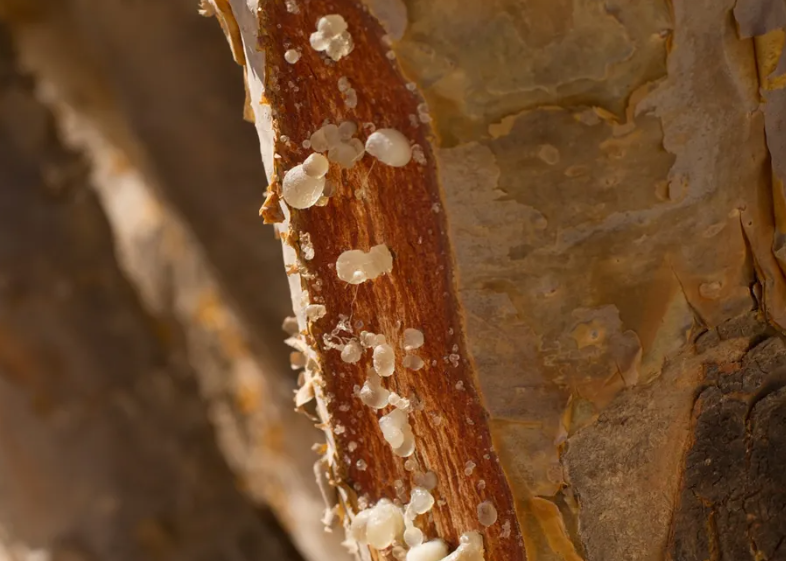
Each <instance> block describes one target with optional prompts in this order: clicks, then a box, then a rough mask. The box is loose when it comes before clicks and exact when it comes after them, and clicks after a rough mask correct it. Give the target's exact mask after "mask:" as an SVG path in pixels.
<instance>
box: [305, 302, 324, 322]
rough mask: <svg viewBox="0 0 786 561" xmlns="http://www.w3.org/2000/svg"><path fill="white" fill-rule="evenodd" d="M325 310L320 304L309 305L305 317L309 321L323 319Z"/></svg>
mask: <svg viewBox="0 0 786 561" xmlns="http://www.w3.org/2000/svg"><path fill="white" fill-rule="evenodd" d="M326 313H327V310H326V309H325V306H323V305H322V304H309V305H308V306H306V317H307V318H308V319H310V320H311V321H316V320H318V319H319V318H322V317H325V314H326Z"/></svg>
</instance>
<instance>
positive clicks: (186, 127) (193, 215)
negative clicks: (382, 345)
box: [0, 0, 344, 558]
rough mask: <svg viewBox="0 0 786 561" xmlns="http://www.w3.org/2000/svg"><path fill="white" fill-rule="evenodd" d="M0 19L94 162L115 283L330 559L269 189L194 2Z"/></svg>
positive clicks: (218, 423)
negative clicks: (122, 279) (175, 346)
mask: <svg viewBox="0 0 786 561" xmlns="http://www.w3.org/2000/svg"><path fill="white" fill-rule="evenodd" d="M0 6H2V7H3V9H4V10H5V16H6V18H7V19H8V20H9V23H10V25H11V28H12V30H13V32H14V38H15V40H16V43H17V45H18V48H19V51H20V58H21V60H22V61H23V63H24V64H25V66H26V67H27V68H29V69H30V70H31V71H32V73H33V74H34V75H35V77H36V78H37V80H38V82H39V85H38V91H39V94H40V95H41V96H42V98H43V99H45V101H46V102H47V103H48V104H49V105H50V106H51V107H52V108H53V109H54V111H55V114H56V116H57V118H58V123H59V126H60V128H61V130H62V132H63V135H64V138H65V139H66V140H67V141H68V143H69V144H70V145H72V146H73V147H74V148H75V149H78V150H83V151H85V152H86V154H87V157H88V159H89V160H90V163H91V167H92V170H91V173H92V178H93V183H94V187H95V189H96V191H97V193H98V195H99V198H100V201H101V203H102V205H103V206H104V208H105V210H106V212H107V215H108V218H109V220H110V222H111V226H112V230H113V233H114V235H115V242H116V244H117V250H118V258H119V260H120V263H121V265H122V267H123V269H124V271H125V273H126V274H127V275H128V277H129V279H130V280H131V282H132V283H133V285H134V287H135V288H136V289H137V290H138V292H139V294H140V297H141V299H142V301H143V303H144V306H145V308H146V309H147V311H148V312H149V313H150V314H151V315H152V316H153V317H155V318H156V320H157V321H158V322H159V325H160V326H162V327H161V329H162V332H163V333H164V334H165V335H166V337H168V338H169V339H172V340H176V341H178V342H179V343H180V344H181V345H182V348H183V352H184V354H185V357H184V359H185V360H187V361H188V363H189V364H190V365H192V366H193V370H194V374H195V376H196V378H197V380H198V382H199V388H200V392H201V394H202V395H203V396H204V398H205V399H206V402H207V404H206V407H207V414H208V416H209V418H210V420H211V422H212V423H213V425H214V426H215V427H216V433H217V439H218V442H219V445H220V448H221V451H222V453H223V455H224V456H225V458H226V459H227V461H228V463H229V465H230V466H231V468H232V470H233V472H234V474H235V476H236V477H237V479H238V484H239V486H240V487H241V488H242V489H243V490H244V492H245V493H246V494H247V495H248V496H249V497H250V498H252V499H253V501H254V502H256V503H258V504H267V505H269V506H270V507H271V508H272V509H273V511H274V512H275V513H276V516H278V518H279V520H280V521H281V523H282V525H283V526H284V527H285V528H286V530H287V531H288V532H289V533H290V534H291V536H292V539H293V541H294V542H295V543H296V545H297V546H298V548H300V550H301V551H303V552H305V553H306V554H307V555H308V556H310V557H312V558H313V557H317V556H319V555H329V556H331V557H333V558H340V556H342V555H344V551H343V549H342V548H341V547H340V545H339V543H340V539H339V536H337V535H335V534H334V535H331V534H326V533H325V532H324V530H323V524H322V522H321V521H320V519H321V512H322V509H323V505H324V501H323V499H322V496H321V493H320V491H319V489H318V488H317V487H316V485H315V483H314V479H315V475H314V468H313V465H314V462H315V461H316V460H317V458H318V456H317V455H316V454H314V452H313V451H312V450H311V447H312V445H313V444H314V443H315V442H316V441H317V439H318V432H317V431H316V430H315V429H314V428H313V426H312V423H311V422H310V421H309V420H308V419H306V418H305V417H303V416H302V415H298V414H297V413H295V411H294V410H293V409H294V408H293V405H292V401H291V398H292V392H293V391H294V389H295V388H296V374H295V373H294V372H293V371H292V369H291V368H290V366H289V364H288V361H287V351H286V347H285V345H284V344H283V342H282V331H281V328H280V326H281V322H282V320H283V318H284V316H285V315H287V313H289V312H290V311H291V304H290V302H289V298H288V296H287V293H286V277H285V276H284V275H283V274H281V270H280V262H281V257H280V255H281V253H280V252H281V250H280V244H279V242H277V241H276V240H275V239H273V236H272V233H271V232H270V230H269V229H266V228H265V227H264V225H263V224H262V222H261V221H260V220H259V218H258V216H257V209H258V207H259V205H260V204H261V203H262V201H263V200H264V196H263V189H264V185H265V182H266V179H265V175H264V171H263V169H262V165H261V162H260V159H259V148H258V143H257V141H256V139H255V138H254V133H253V130H252V129H251V128H250V127H249V126H248V125H247V124H246V123H244V122H243V120H242V107H243V85H242V81H241V80H240V76H241V73H240V72H239V69H238V68H237V66H236V65H235V64H234V63H233V62H232V60H231V58H229V57H227V56H226V46H225V42H224V39H223V37H222V35H221V31H220V29H218V28H217V27H216V26H215V24H214V23H213V22H210V21H208V20H206V19H205V18H203V17H201V16H199V14H198V13H197V7H198V6H197V5H195V3H194V2H191V1H190V0H177V1H174V2H132V3H129V2H125V1H120V0H117V1H115V0H113V1H109V2H106V1H104V0H100V1H90V0H74V1H69V2H54V1H49V0H36V1H35V2H28V1H27V0H25V1H23V2H21V3H17V2H13V1H11V0H5V1H4V2H2V3H0ZM302 512H311V513H313V515H312V516H308V517H306V518H302V517H301V516H300V513H302Z"/></svg>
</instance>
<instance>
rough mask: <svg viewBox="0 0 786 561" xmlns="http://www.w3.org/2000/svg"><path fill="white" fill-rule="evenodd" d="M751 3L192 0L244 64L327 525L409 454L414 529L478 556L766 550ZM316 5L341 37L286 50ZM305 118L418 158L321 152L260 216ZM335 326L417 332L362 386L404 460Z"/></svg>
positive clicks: (755, 28) (776, 6) (775, 279)
mask: <svg viewBox="0 0 786 561" xmlns="http://www.w3.org/2000/svg"><path fill="white" fill-rule="evenodd" d="M780 8H781V5H780V3H778V2H775V1H773V2H770V3H766V2H765V3H752V2H738V3H737V5H736V6H735V2H734V1H733V0H728V1H726V2H710V1H706V2H705V1H698V2H696V1H690V2H688V1H678V0H674V1H673V2H649V3H638V2H625V1H620V2H613V3H609V2H605V3H604V2H593V1H588V2H581V3H575V2H559V1H557V2H535V1H532V2H526V3H524V4H520V5H516V6H513V5H509V4H508V3H506V2H503V1H499V2H469V3H467V2H459V1H458V0H456V1H451V0H441V1H437V2H434V1H428V2H426V1H419V0H412V1H409V2H407V3H406V4H403V3H400V2H392V3H383V2H369V5H368V6H366V5H364V4H361V3H359V2H356V1H352V0H333V1H327V0H325V1H323V0H311V1H310V2H298V1H294V2H293V1H288V2H287V1H284V0H281V1H278V0H269V1H266V2H259V3H257V2H245V1H240V0H233V1H231V2H229V5H227V3H226V2H215V5H214V9H215V10H216V11H218V12H219V14H220V17H221V18H222V19H223V20H224V22H225V24H224V29H225V31H226V32H227V33H228V39H229V41H230V44H231V45H232V47H233V48H232V50H233V52H234V53H236V57H235V58H236V60H238V61H239V62H240V63H242V64H244V67H245V71H246V82H247V86H248V91H249V96H248V99H249V100H250V109H251V111H253V114H254V119H255V123H256V128H257V131H258V133H259V135H260V141H261V145H262V156H263V161H264V163H265V166H266V170H267V172H268V174H269V176H270V178H271V185H270V188H269V189H270V192H269V197H268V202H267V204H266V207H265V209H264V211H265V216H266V217H267V218H268V219H270V220H271V221H276V220H280V219H281V218H282V217H283V218H284V221H283V222H281V223H280V224H279V225H278V228H279V231H280V232H281V237H282V239H283V240H284V245H285V256H286V259H287V260H288V261H287V262H288V273H289V274H290V283H291V287H292V289H293V293H294V294H295V298H294V300H295V302H296V304H297V305H299V306H300V307H301V309H300V310H296V311H297V312H298V317H299V320H300V327H301V330H302V341H303V343H302V344H303V347H304V348H303V350H304V352H305V353H306V354H307V357H308V358H309V361H308V366H307V370H306V375H305V380H306V383H307V384H310V385H311V387H312V388H313V392H314V394H315V397H316V400H317V407H318V410H319V412H320V416H321V419H322V421H323V426H324V429H325V433H326V438H327V442H328V446H327V448H326V459H327V461H328V462H329V464H330V467H331V472H332V479H333V481H334V483H335V484H336V485H337V486H338V489H339V496H340V498H341V512H342V514H343V516H342V519H343V521H344V524H345V525H347V526H348V525H349V522H350V520H351V519H352V518H353V513H356V512H357V511H358V508H359V507H358V504H361V505H362V504H373V503H374V502H375V501H377V500H379V499H381V498H389V499H395V498H399V499H401V500H402V501H403V502H405V501H406V496H407V492H406V491H407V489H408V488H409V487H410V486H413V485H414V484H415V481H416V480H417V474H418V472H419V471H425V470H431V471H434V472H435V473H436V474H437V476H438V479H439V482H440V483H439V485H438V487H437V489H436V494H437V496H438V497H439V498H440V499H441V500H440V502H438V506H437V507H436V508H435V511H434V513H433V515H432V516H431V517H430V518H429V522H428V523H427V524H426V525H425V526H424V529H425V531H426V533H427V535H429V536H432V537H436V536H438V537H442V538H443V539H445V540H447V541H448V542H449V543H450V544H451V547H455V546H456V545H457V538H458V536H459V535H460V534H461V533H462V532H465V531H468V530H476V529H479V530H481V531H482V533H483V536H484V542H485V548H486V558H487V559H494V560H503V559H505V560H507V559H511V560H512V559H524V558H527V559H538V560H541V559H543V560H552V559H553V560H558V559H564V560H576V559H587V560H593V561H595V560H607V559H626V560H651V559H652V560H654V559H664V558H669V559H679V560H692V559H697V560H698V559H706V558H711V559H762V558H764V559H783V558H785V557H786V546H784V542H785V541H786V540H784V536H785V535H786V531H785V530H784V527H783V525H782V522H781V521H780V519H779V517H778V516H777V515H775V513H776V512H780V510H782V508H783V506H784V496H783V494H782V493H781V492H780V491H778V489H782V488H783V487H784V476H783V475H782V472H778V471H776V470H773V469H771V468H770V467H768V466H770V465H776V464H777V460H778V458H779V456H780V455H781V452H780V451H779V450H780V449H779V447H778V442H780V440H782V439H781V438H780V437H778V436H776V435H777V434H778V433H779V432H781V431H782V429H781V427H782V424H783V411H784V407H786V402H784V395H783V393H782V390H781V389H780V388H781V387H782V382H781V376H780V374H779V367H780V366H781V365H782V364H783V356H782V352H783V348H782V343H781V339H780V333H781V331H782V329H783V327H784V326H786V321H785V320H784V310H785V309H786V308H784V294H786V293H785V292H784V277H783V271H782V266H783V262H782V258H781V257H782V256H781V255H780V254H781V253H782V251H781V250H782V247H781V246H782V243H783V242H782V239H781V238H782V235H781V234H780V232H781V230H782V225H781V222H782V216H781V215H782V214H783V212H782V207H784V202H783V188H782V184H783V183H782V170H781V167H782V159H783V154H782V150H780V149H779V147H780V146H781V138H780V137H781V136H782V134H783V132H782V114H783V103H782V100H781V92H782V91H783V90H782V88H783V83H782V79H781V78H782V75H783V70H784V69H783V66H782V65H779V64H780V63H779V60H780V59H781V52H782V48H783V38H784V32H783V29H782V26H783V25H784V23H783V21H780V20H779V19H778V18H779V17H780V16H779V14H780V13H781V11H782V10H781V11H779V10H780ZM383 12H384V13H383ZM373 13H377V14H379V15H380V20H381V23H382V25H385V26H386V27H385V29H383V27H382V25H380V21H377V20H376V19H375V18H374V17H373V15H372V14H373ZM328 14H339V15H341V16H342V17H343V18H344V19H345V21H346V22H347V24H348V31H349V33H350V34H351V36H352V39H353V42H354V49H353V50H352V52H351V53H350V54H349V55H348V56H346V57H344V58H341V59H340V60H337V61H331V60H329V59H328V58H327V57H326V56H325V55H324V54H321V53H319V52H317V51H315V50H313V49H312V48H311V47H310V46H309V35H310V34H311V33H313V32H314V31H315V30H316V22H317V20H318V19H319V18H320V17H322V16H326V15H328ZM402 18H403V19H402ZM735 18H736V19H735ZM226 22H236V25H235V24H232V25H227V24H226ZM290 49H295V50H297V51H299V52H300V58H299V60H297V62H295V63H294V64H290V63H288V62H285V58H284V55H285V52H286V51H287V50H290ZM241 50H242V52H243V56H242V57H238V56H237V53H238V52H239V51H241ZM342 79H347V80H348V82H349V84H350V85H351V87H352V88H353V89H354V91H355V92H356V94H357V100H358V101H357V105H356V106H355V107H352V106H351V104H349V105H348V104H347V103H346V96H345V93H344V91H345V86H346V85H344V86H342V87H339V86H340V84H339V80H342ZM410 85H411V86H410ZM408 86H410V87H408ZM342 88H343V89H344V91H342ZM423 103H426V104H427V108H428V109H427V113H425V112H424V108H425V107H426V106H424V105H422V104H423ZM420 115H423V117H422V118H421V117H420ZM326 120H327V121H330V122H332V123H340V122H342V121H344V120H351V121H354V122H356V123H357V124H358V126H359V127H360V128H359V130H360V132H359V134H358V136H359V137H360V138H361V140H365V137H366V136H368V134H369V130H373V129H371V128H370V127H368V126H366V125H365V124H366V123H372V124H373V126H374V127H376V128H381V127H389V128H395V129H397V130H399V131H401V132H403V133H404V134H405V136H406V137H407V138H408V139H409V140H410V141H411V142H412V143H415V144H417V145H419V146H420V147H422V150H423V153H424V155H425V163H424V164H419V163H417V162H416V161H414V160H413V162H411V163H410V164H408V165H407V166H405V167H403V168H390V167H386V166H384V165H382V164H380V163H379V162H377V163H376V165H372V162H374V160H373V158H371V157H370V156H368V155H367V156H366V157H364V158H363V159H362V160H361V161H360V162H358V163H357V164H356V166H355V167H353V168H352V169H350V170H341V169H339V168H338V166H331V169H330V171H329V173H328V178H329V181H331V182H332V183H333V184H334V185H335V191H334V192H333V194H332V195H331V196H330V198H329V200H328V201H327V204H326V205H325V206H316V207H312V208H309V209H305V210H298V209H294V208H290V207H288V206H287V205H286V204H284V203H283V202H282V201H281V181H282V179H283V177H284V175H285V174H286V172H287V171H289V170H290V169H292V168H293V167H294V166H296V165H298V164H300V163H302V162H303V161H304V160H305V158H306V157H307V156H308V155H309V153H310V152H311V150H310V149H308V148H307V146H308V144H307V143H306V144H305V145H304V144H303V143H304V141H306V140H309V137H310V135H311V134H312V133H313V132H314V131H315V130H317V129H318V128H319V127H320V126H322V124H323V123H324V122H325V121H326ZM279 205H280V206H279ZM306 235H307V236H308V237H307V238H306ZM304 239H308V240H309V241H308V243H307V245H309V246H310V247H309V248H308V253H309V254H310V253H311V250H312V248H313V254H314V257H313V258H309V256H308V255H307V254H306V253H305V252H304V244H303V240H304ZM376 244H385V245H386V246H387V247H388V248H389V249H390V251H391V253H392V254H393V256H394V260H393V263H394V264H393V270H392V272H391V273H390V274H388V275H384V276H382V277H380V278H378V279H376V280H374V281H372V282H367V283H364V284H361V285H358V286H357V287H353V286H349V285H347V284H345V283H343V282H342V281H341V280H339V279H338V278H337V275H336V271H335V263H336V259H337V257H338V256H339V255H340V254H341V253H342V252H343V251H346V250H349V249H358V248H359V249H362V250H366V251H367V250H368V249H369V248H370V247H372V246H374V245H376ZM310 304H311V305H313V304H321V305H324V306H325V308H326V315H325V316H324V317H321V318H319V319H317V320H315V321H313V320H310V319H309V318H307V317H306V314H305V313H304V310H305V308H306V307H307V305H310ZM343 318H351V319H352V322H353V323H352V325H350V326H344V327H343V329H344V330H345V332H344V336H345V337H351V336H356V335H357V331H358V330H360V329H361V328H360V327H358V325H361V324H362V325H363V326H364V327H363V328H364V329H368V330H370V331H373V332H375V333H377V332H381V333H383V334H384V335H385V336H386V338H387V340H388V341H389V342H393V344H394V346H395V347H396V348H398V346H399V343H400V340H401V332H402V330H403V329H404V328H407V327H414V328H418V329H421V330H422V331H423V332H424V334H425V340H426V344H425V346H424V347H423V349H422V352H421V356H422V357H423V359H424V360H425V361H426V367H425V368H424V369H423V370H421V371H418V372H411V371H408V370H406V369H404V368H401V367H400V364H399V368H398V369H397V370H396V375H395V376H394V377H393V378H392V379H391V381H390V383H389V385H388V387H389V388H390V389H392V390H395V391H396V392H398V393H400V394H402V395H404V396H405V397H412V398H414V397H416V398H417V400H418V402H419V403H420V404H422V408H418V409H417V410H416V411H415V412H414V413H413V414H411V415H410V417H409V418H410V423H411V424H412V427H413V430H414V433H415V437H416V442H417V452H416V456H415V457H416V458H417V465H416V467H415V468H414V470H412V471H410V470H407V468H406V467H405V461H404V460H403V459H400V458H397V457H396V456H395V455H394V454H393V453H392V452H391V451H390V448H389V447H388V446H387V445H386V443H385V441H384V440H383V438H382V436H381V434H380V431H379V428H378V426H377V422H376V421H377V417H378V413H376V412H373V411H371V410H369V409H368V408H365V407H364V406H362V405H361V404H360V403H359V401H358V400H357V398H356V397H355V395H354V392H355V391H356V388H357V387H358V386H360V385H362V384H363V383H364V380H365V379H366V369H367V368H368V366H369V364H370V362H369V361H370V357H368V358H364V359H363V360H361V362H359V363H357V364H353V365H350V364H346V363H343V362H342V361H341V360H340V358H339V355H338V350H337V349H334V348H332V345H330V344H329V343H330V339H329V337H327V338H326V335H329V334H331V333H332V334H335V333H336V331H334V328H336V327H337V326H340V322H341V321H342V319H343ZM452 354H455V355H457V357H458V360H454V361H452V362H451V360H450V357H451V355H452ZM401 358H402V355H401V354H399V356H398V360H399V361H400V360H401ZM437 418H439V420H440V421H442V422H440V423H437V422H436V420H435V419H437ZM764 435H767V436H766V437H765V436H764ZM718 440H720V441H721V442H723V444H724V446H722V447H721V448H718V446H717V441H718ZM357 442H361V443H362V445H360V446H357ZM352 443H355V446H353V445H352ZM467 462H472V463H473V464H475V467H474V468H473V469H468V472H467V474H466V475H464V469H463V466H465V465H469V464H467ZM358 466H362V467H358ZM366 466H367V468H366ZM408 467H409V466H408ZM364 468H366V469H364ZM398 482H403V491H404V492H403V493H402V492H401V491H402V487H401V486H400V485H398ZM765 490H766V491H765ZM358 497H360V500H358ZM484 500H490V501H492V502H493V504H494V505H495V506H496V508H497V511H498V513H499V515H500V516H499V519H498V521H497V522H496V523H495V524H493V525H492V526H490V527H488V528H483V527H482V526H481V525H480V524H479V522H478V520H477V514H476V507H477V505H478V504H479V503H480V502H481V501H484ZM370 553H371V555H372V557H377V556H378V555H379V552H375V551H371V552H370ZM367 554H368V552H366V551H365V550H364V549H361V556H363V557H365V556H366V555H367Z"/></svg>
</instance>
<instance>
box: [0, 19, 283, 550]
mask: <svg viewBox="0 0 786 561" xmlns="http://www.w3.org/2000/svg"><path fill="white" fill-rule="evenodd" d="M0 75H2V83H1V84H0V181H1V183H2V188H0V271H2V276H0V557H2V558H3V559H7V560H9V561H23V560H27V559H34V558H35V559H41V558H42V554H43V555H44V556H46V557H45V558H48V559H52V560H54V561H66V560H69V561H91V560H98V559H113V560H117V561H126V560H127V561H131V560H138V559H159V560H164V559H166V560H176V559H177V560H183V561H186V560H190V561H196V560H198V559H208V558H209V559H222V560H227V561H229V560H236V559H241V558H243V559H244V558H249V559H252V558H255V559H260V558H264V559H270V560H271V561H293V560H296V559H298V556H297V553H296V552H295V551H294V549H293V548H292V546H291V544H290V543H289V541H288V539H287V538H286V535H285V534H284V533H283V532H282V531H281V529H280V527H279V526H278V524H277V523H276V522H275V520H274V518H273V516H272V515H271V514H270V512H269V510H268V509H267V508H258V507H255V506H254V505H253V504H252V503H251V502H250V501H249V500H248V499H247V498H246V497H244V496H243V495H242V494H241V493H240V492H239V491H238V490H237V489H236V488H235V485H234V482H233V477H232V475H231V474H230V472H229V469H228V468H227V466H226V463H225V461H224V458H223V457H222V455H221V453H220V452H219V449H218V448H217V447H216V444H215V441H214V438H213V432H212V429H211V426H210V423H209V421H208V418H207V415H206V413H205V410H204V403H203V401H202V399H201V398H200V395H199V392H198V390H197V387H196V384H195V380H194V376H193V372H192V371H191V368H190V366H189V365H188V364H187V363H186V362H185V361H184V360H183V359H182V349H181V348H180V346H179V345H178V344H177V342H176V341H172V340H171V339H168V338H165V337H162V336H161V335H162V330H161V329H159V328H160V325H158V324H157V322H156V320H155V319H154V318H153V317H151V316H149V315H147V314H146V312H145V311H144V309H143V307H142V305H141V304H140V302H139V301H138V299H137V297H136V295H135V294H134V291H133V289H132V286H131V285H130V284H129V283H128V281H127V280H126V278H125V277H124V276H123V273H122V271H121V270H120V267H119V266H118V264H117V262H116V260H115V255H114V248H113V246H112V239H111V232H110V228H109V224H108V222H107V220H106V216H105V215H104V213H103V211H102V209H101V207H100V205H99V202H98V200H97V197H96V195H95V193H94V192H93V191H92V189H91V186H90V181H89V177H88V169H89V166H88V164H87V162H86V161H85V160H84V158H82V157H81V156H80V155H79V154H78V153H76V152H74V151H72V150H70V149H69V148H67V147H66V146H64V144H63V143H62V141H61V139H60V137H59V136H58V134H57V132H56V129H55V125H54V122H53V119H52V116H51V114H50V113H49V111H48V110H47V109H46V108H45V107H44V106H42V105H41V104H40V103H39V101H38V100H37V99H36V98H35V95H34V92H33V87H34V81H33V80H32V79H31V78H30V76H28V75H27V74H26V73H24V72H22V71H20V69H19V67H18V65H17V62H16V60H15V56H14V54H13V49H12V46H11V42H10V38H9V35H8V32H7V29H5V28H0Z"/></svg>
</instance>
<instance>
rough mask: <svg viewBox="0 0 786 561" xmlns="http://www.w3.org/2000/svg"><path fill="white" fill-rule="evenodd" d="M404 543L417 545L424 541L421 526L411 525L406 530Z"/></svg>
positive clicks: (412, 545) (410, 545)
mask: <svg viewBox="0 0 786 561" xmlns="http://www.w3.org/2000/svg"><path fill="white" fill-rule="evenodd" d="M404 543H406V544H407V546H409V547H415V546H418V545H420V544H422V543H423V532H421V531H420V528H416V527H415V526H411V527H409V528H407V529H406V530H404Z"/></svg>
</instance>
